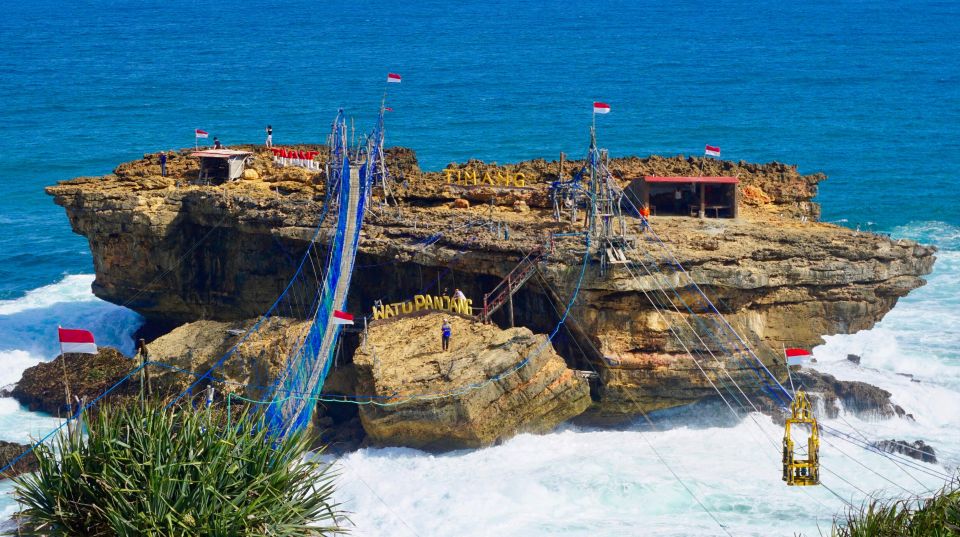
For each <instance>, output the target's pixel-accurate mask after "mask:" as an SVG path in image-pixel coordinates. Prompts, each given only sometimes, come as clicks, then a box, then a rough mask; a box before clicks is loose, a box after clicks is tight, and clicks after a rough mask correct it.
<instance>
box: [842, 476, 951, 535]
mask: <svg viewBox="0 0 960 537" xmlns="http://www.w3.org/2000/svg"><path fill="white" fill-rule="evenodd" d="M833 535H834V537H960V478H955V479H954V480H953V481H951V482H950V483H948V484H947V485H946V486H945V487H944V488H943V489H942V490H940V491H939V492H937V493H936V494H934V495H933V496H932V497H930V498H928V499H925V500H921V499H900V500H892V501H888V502H881V501H877V500H872V501H870V502H869V503H867V504H866V505H864V506H862V507H861V508H859V509H856V510H851V511H849V512H848V513H847V515H846V517H845V520H843V521H841V523H839V524H837V525H835V526H834V529H833Z"/></svg>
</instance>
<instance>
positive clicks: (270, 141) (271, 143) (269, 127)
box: [267, 125, 273, 147]
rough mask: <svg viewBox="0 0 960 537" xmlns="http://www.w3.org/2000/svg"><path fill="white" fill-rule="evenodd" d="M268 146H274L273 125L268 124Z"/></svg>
mask: <svg viewBox="0 0 960 537" xmlns="http://www.w3.org/2000/svg"><path fill="white" fill-rule="evenodd" d="M267 147H273V127H271V126H270V125H267Z"/></svg>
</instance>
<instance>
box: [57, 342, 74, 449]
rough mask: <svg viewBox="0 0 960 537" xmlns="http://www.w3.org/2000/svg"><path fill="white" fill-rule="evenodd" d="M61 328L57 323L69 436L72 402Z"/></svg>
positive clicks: (71, 432)
mask: <svg viewBox="0 0 960 537" xmlns="http://www.w3.org/2000/svg"><path fill="white" fill-rule="evenodd" d="M61 328H62V327H61V326H60V325H57V342H59V344H60V365H62V366H63V392H64V395H65V396H66V398H67V412H68V413H69V414H70V415H68V416H67V437H68V438H70V437H72V436H73V430H72V427H71V425H70V418H71V417H72V415H73V403H71V402H70V399H71V397H70V382H69V381H68V380H67V355H66V354H64V352H63V341H61V340H60V329H61Z"/></svg>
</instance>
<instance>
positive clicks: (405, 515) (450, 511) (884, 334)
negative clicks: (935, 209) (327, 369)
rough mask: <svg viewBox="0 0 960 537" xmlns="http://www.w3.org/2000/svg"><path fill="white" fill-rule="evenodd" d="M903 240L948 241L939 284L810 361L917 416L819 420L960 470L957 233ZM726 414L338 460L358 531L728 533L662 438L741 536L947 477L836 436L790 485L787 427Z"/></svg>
mask: <svg viewBox="0 0 960 537" xmlns="http://www.w3.org/2000/svg"><path fill="white" fill-rule="evenodd" d="M895 236H905V237H910V238H915V239H918V240H920V241H922V242H933V243H936V244H938V245H939V246H940V247H941V251H940V252H939V253H938V261H937V264H936V266H935V272H934V274H932V275H931V276H930V277H929V278H928V280H929V284H928V285H927V286H926V287H923V288H921V289H918V290H916V291H914V292H913V293H911V295H910V296H908V297H906V298H904V299H901V301H900V303H899V304H898V305H897V306H896V308H894V310H893V311H892V312H891V313H890V314H889V315H888V316H887V317H886V318H885V319H884V320H883V322H882V323H880V324H879V325H878V326H877V327H876V328H874V329H872V330H866V331H863V332H859V333H857V334H852V335H841V336H831V337H827V338H825V339H826V341H827V343H826V344H825V345H822V346H820V347H817V348H816V349H815V350H814V355H815V357H816V358H817V360H818V364H816V365H813V366H812V367H815V368H817V369H819V370H822V371H824V372H827V373H830V374H833V375H835V376H836V377H838V378H840V379H845V380H860V381H864V382H868V383H870V384H874V385H876V386H879V387H881V388H884V389H886V390H888V391H890V392H891V394H892V399H893V402H894V403H896V404H898V405H900V406H902V407H903V408H904V409H905V410H906V411H907V412H909V413H912V414H913V415H914V416H915V418H916V419H915V421H911V420H908V419H889V420H873V419H866V418H865V419H860V418H858V417H857V416H854V415H852V414H849V413H847V412H842V413H841V417H840V418H838V419H836V420H824V419H821V423H823V424H825V425H827V426H829V427H831V428H833V429H836V430H839V431H841V432H843V433H846V434H850V435H852V436H854V437H855V438H861V437H860V435H863V437H865V438H866V439H867V441H871V442H872V441H876V440H882V439H891V438H897V439H903V440H915V439H922V440H924V441H926V442H927V443H929V444H931V445H933V446H934V447H935V448H936V449H937V452H938V457H939V458H940V460H941V463H940V464H936V465H933V464H926V463H921V462H919V461H914V460H913V459H907V460H909V461H911V464H912V465H915V466H916V467H919V468H922V469H925V470H927V471H929V472H933V473H951V472H953V471H955V469H956V467H957V466H958V465H960V433H958V432H957V431H960V412H957V409H958V408H960V355H958V350H957V348H958V345H960V303H958V297H960V229H957V228H955V227H952V226H947V225H945V224H940V223H935V222H934V223H922V224H915V225H912V226H909V227H905V228H902V229H899V230H897V232H896V233H895ZM847 354H858V355H860V356H861V357H862V361H861V365H860V366H856V365H855V364H853V363H851V362H848V361H847V360H846V356H847ZM897 373H904V374H913V375H914V377H915V378H916V379H917V380H920V381H921V382H919V383H918V382H913V381H912V380H911V379H910V378H908V377H906V376H902V375H898V374H897ZM723 411H724V409H723V408H712V409H711V408H710V406H709V405H706V406H705V405H697V406H696V407H693V408H690V409H686V410H683V411H679V412H676V413H675V415H674V417H673V418H672V419H670V420H667V421H661V422H660V423H662V424H663V425H666V426H670V427H672V428H670V429H669V430H661V431H654V432H652V431H650V430H648V429H647V428H646V427H645V426H642V425H637V426H636V427H634V428H632V429H629V430H624V431H591V430H579V429H576V428H573V427H568V428H566V429H564V430H562V431H560V432H555V433H552V434H547V435H543V436H532V435H521V436H518V437H516V438H514V439H511V440H509V441H507V442H505V443H504V444H503V445H500V446H496V447H491V448H487V449H482V450H476V451H462V452H455V453H449V454H442V455H435V454H428V453H424V452H421V451H417V450H411V449H398V448H388V449H373V448H368V449H363V450H360V451H357V452H355V453H352V454H349V455H347V456H345V457H343V458H342V459H341V461H340V464H341V470H342V472H343V473H342V477H341V478H340V487H339V489H338V493H337V494H338V498H339V499H340V500H341V501H343V502H344V503H345V507H346V508H347V509H349V510H351V511H352V512H353V514H352V515H351V518H352V520H353V522H354V523H355V524H356V528H355V530H354V534H355V535H358V536H375V535H386V534H389V535H404V536H405V535H414V534H419V535H422V536H432V535H459V536H487V535H504V536H509V535H559V536H586V535H591V536H592V535H667V536H672V535H677V536H680V535H720V534H722V530H721V529H720V528H719V527H718V526H717V525H716V523H715V522H714V521H713V520H712V519H711V518H710V516H709V515H707V514H706V513H705V512H704V510H703V509H702V508H700V507H699V506H698V505H697V504H696V503H695V502H694V501H693V500H692V498H691V496H690V494H689V493H688V492H687V491H686V490H685V489H684V487H683V486H682V485H681V484H680V482H678V481H677V480H676V479H675V478H674V477H673V476H672V475H671V473H670V471H669V470H668V469H667V468H666V467H665V466H664V464H663V463H662V462H661V461H660V460H659V458H658V457H657V456H656V455H655V454H654V453H653V451H652V450H651V448H650V447H649V445H648V442H649V443H650V444H652V445H653V446H654V447H655V448H656V449H657V450H658V451H659V452H660V454H661V456H663V458H664V459H665V460H666V462H667V463H668V464H669V465H670V467H671V468H672V469H673V470H674V471H675V472H676V473H677V474H678V476H679V478H680V479H681V480H682V481H683V483H685V484H686V485H687V486H688V487H690V489H692V490H693V491H694V493H695V494H697V496H698V497H699V498H700V499H701V501H702V502H703V503H704V504H705V505H706V506H707V507H708V508H709V509H710V511H711V512H712V513H713V514H714V515H715V516H716V517H717V518H718V519H719V520H720V522H721V523H723V524H724V525H725V526H726V527H727V529H728V530H729V531H730V533H731V534H733V535H757V536H760V535H762V536H769V535H794V534H795V533H802V534H803V535H807V536H811V535H821V534H824V535H829V534H830V528H831V524H832V522H833V520H834V517H835V516H837V515H840V514H842V513H843V512H844V511H845V509H846V508H847V505H846V503H845V501H847V502H852V503H853V504H855V505H860V504H861V503H862V502H863V501H865V500H866V499H868V497H869V496H875V497H883V498H889V497H902V496H905V495H907V494H908V492H907V491H909V493H912V494H918V493H925V492H927V491H929V490H935V489H937V488H939V487H940V486H942V485H943V483H944V480H943V479H942V478H940V477H939V476H937V475H930V474H928V473H924V472H922V471H919V470H917V469H916V468H914V467H911V466H908V465H907V464H906V463H904V462H902V461H900V460H897V459H893V460H891V458H889V457H884V456H882V455H880V454H877V453H874V452H871V451H867V450H865V449H863V448H861V447H858V446H856V445H853V444H851V443H850V442H848V441H846V440H843V439H841V438H838V437H836V436H834V435H831V434H825V435H824V437H823V443H822V446H821V460H822V468H823V471H822V481H823V483H824V484H825V487H787V486H785V485H784V484H783V482H782V481H781V480H780V472H781V467H780V457H781V454H780V440H781V439H782V435H783V426H782V424H779V423H776V424H775V423H773V422H772V421H771V420H770V418H768V417H765V416H754V418H753V419H750V418H748V419H744V420H742V421H740V422H737V423H735V424H733V425H730V423H729V422H730V419H729V417H727V418H721V417H720V416H721V415H722V412H723ZM697 414H699V415H700V417H697ZM704 416H706V417H704ZM710 423H715V424H725V425H709V424H710ZM894 461H896V462H894ZM827 487H829V489H830V490H832V491H833V492H835V493H836V495H837V496H840V497H841V498H843V500H841V499H839V498H837V496H835V495H834V494H833V493H831V492H830V490H827ZM844 500H845V501H844ZM407 525H409V526H410V527H411V528H412V529H413V531H410V530H409V529H407V527H406V526H407Z"/></svg>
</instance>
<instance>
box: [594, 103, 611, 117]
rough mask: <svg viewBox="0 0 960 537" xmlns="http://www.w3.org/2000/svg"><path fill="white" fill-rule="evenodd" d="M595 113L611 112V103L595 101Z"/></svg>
mask: <svg viewBox="0 0 960 537" xmlns="http://www.w3.org/2000/svg"><path fill="white" fill-rule="evenodd" d="M593 113H594V114H609V113H610V105H609V104H607V103H600V102H596V103H593Z"/></svg>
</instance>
